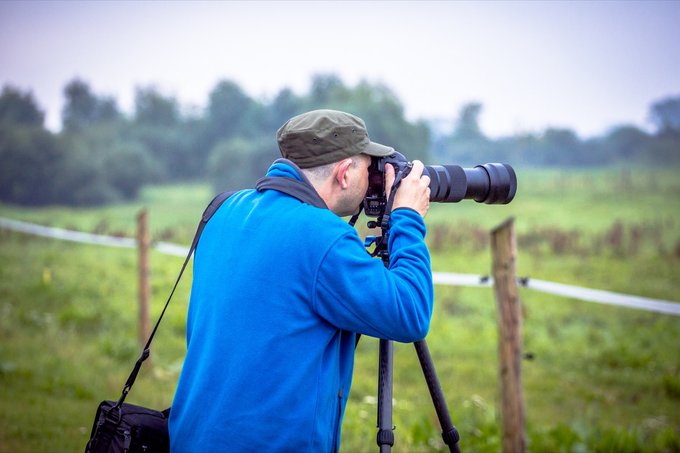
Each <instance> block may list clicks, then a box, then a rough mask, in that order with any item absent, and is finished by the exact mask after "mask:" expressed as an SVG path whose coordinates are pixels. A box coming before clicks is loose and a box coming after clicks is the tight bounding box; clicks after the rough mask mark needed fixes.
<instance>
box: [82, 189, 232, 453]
mask: <svg viewBox="0 0 680 453" xmlns="http://www.w3.org/2000/svg"><path fill="white" fill-rule="evenodd" d="M233 194H234V192H223V193H221V194H219V195H217V196H216V197H215V198H214V199H213V200H212V201H211V202H210V204H209V205H208V207H207V208H206V209H205V211H204V212H203V216H202V217H201V221H200V223H199V224H198V228H197V229H196V234H195V235H194V240H193V241H192V243H191V248H190V249H189V253H188V254H187V257H186V259H185V260H184V264H183V265H182V269H181V270H180V271H179V275H178V276H177V280H176V281H175V285H174V286H173V288H172V291H171V292H170V296H169V297H168V300H167V301H166V302H165V307H164V308H163V311H162V312H161V315H160V316H159V318H158V321H156V325H155V326H154V328H153V331H152V332H151V335H150V336H149V339H148V340H147V342H146V345H145V346H144V349H143V351H142V354H141V356H140V357H139V359H137V363H135V366H134V368H133V369H132V372H131V373H130V376H129V377H128V379H127V382H126V383H125V386H124V387H123V391H122V393H121V395H120V398H119V399H118V401H111V400H107V401H102V402H101V404H99V407H98V408H97V413H96V414H95V417H94V423H93V425H92V433H91V434H90V440H89V441H88V443H87V445H86V447H85V452H86V453H119V452H129V453H142V452H145V453H154V452H168V451H170V438H169V436H168V416H169V415H170V409H169V408H168V409H166V410H164V411H157V410H154V409H147V408H145V407H141V406H135V405H133V404H128V403H125V397H127V394H128V393H129V392H130V389H131V388H132V385H133V384H134V383H135V380H136V379H137V374H139V370H140V368H141V367H142V363H144V361H145V360H146V359H147V358H148V357H149V352H150V351H149V348H150V347H151V341H152V340H153V337H154V335H155V334H156V330H157V329H158V326H159V325H160V323H161V320H162V319H163V315H164V314H165V310H166V309H167V308H168V304H169V303H170V299H172V296H173V294H174V293H175V289H177V285H178V284H179V280H180V279H181V278H182V274H183V273H184V269H186V267H187V264H188V263H189V259H190V258H191V255H192V254H193V253H194V250H195V249H196V246H197V245H198V239H199V238H200V237H201V233H202V232H203V229H204V228H205V225H206V224H207V223H208V220H210V218H211V217H212V216H213V214H214V213H215V212H216V211H217V209H218V208H219V207H220V206H221V205H222V203H223V202H224V201H225V200H226V199H227V198H229V197H230V196H231V195H233Z"/></svg>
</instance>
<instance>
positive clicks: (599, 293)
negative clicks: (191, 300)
mask: <svg viewBox="0 0 680 453" xmlns="http://www.w3.org/2000/svg"><path fill="white" fill-rule="evenodd" d="M0 228H4V229H7V230H12V231H17V232H21V233H25V234H31V235H36V236H42V237H47V238H52V239H59V240H64V241H72V242H78V243H82V244H94V245H102V246H108V247H124V248H136V247H137V241H136V240H135V239H132V238H126V237H116V236H104V235H99V234H92V233H84V232H80V231H71V230H65V229H62V228H54V227H47V226H43V225H37V224H33V223H28V222H23V221H19V220H13V219H8V218H4V217H0ZM152 248H153V249H155V250H156V251H158V252H160V253H163V254H166V255H172V256H178V257H185V256H186V255H187V253H188V252H189V247H185V246H182V245H179V244H173V243H170V242H154V243H153V244H152ZM432 276H433V280H434V283H435V284H437V285H451V286H481V287H485V286H489V287H490V286H493V278H491V277H489V276H483V275H475V274H457V273H449V272H434V273H433V274H432ZM518 283H519V284H520V286H522V287H525V288H528V289H532V290H535V291H540V292H543V293H548V294H554V295H558V296H563V297H568V298H572V299H578V300H583V301H587V302H595V303H600V304H608V305H616V306H620V307H627V308H635V309H639V310H646V311H652V312H656V313H664V314H669V315H675V316H680V303H678V302H675V301H670V300H663V299H652V298H648V297H641V296H633V295H629V294H621V293H616V292H612V291H603V290H600V289H591V288H582V287H579V286H572V285H565V284H563V283H555V282H549V281H544V280H538V279H534V278H529V277H525V278H520V279H518Z"/></svg>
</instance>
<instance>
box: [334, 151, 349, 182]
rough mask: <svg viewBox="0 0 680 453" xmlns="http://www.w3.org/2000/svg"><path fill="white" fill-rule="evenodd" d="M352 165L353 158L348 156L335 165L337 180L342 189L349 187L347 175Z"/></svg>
mask: <svg viewBox="0 0 680 453" xmlns="http://www.w3.org/2000/svg"><path fill="white" fill-rule="evenodd" d="M351 166H352V159H351V158H349V157H348V158H347V159H343V160H341V161H340V162H339V163H338V165H337V166H336V167H335V168H336V171H335V180H336V181H337V183H338V184H339V185H340V187H341V188H342V189H347V188H348V187H349V176H348V175H347V172H348V170H349V169H350V167H351Z"/></svg>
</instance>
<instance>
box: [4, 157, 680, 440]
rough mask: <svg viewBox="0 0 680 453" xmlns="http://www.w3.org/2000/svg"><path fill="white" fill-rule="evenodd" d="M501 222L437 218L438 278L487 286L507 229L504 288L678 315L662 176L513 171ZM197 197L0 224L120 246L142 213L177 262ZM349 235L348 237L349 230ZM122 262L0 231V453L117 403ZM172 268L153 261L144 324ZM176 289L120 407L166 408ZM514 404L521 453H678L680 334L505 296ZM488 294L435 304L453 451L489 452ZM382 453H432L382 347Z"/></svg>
mask: <svg viewBox="0 0 680 453" xmlns="http://www.w3.org/2000/svg"><path fill="white" fill-rule="evenodd" d="M518 174H519V180H520V189H519V192H518V195H517V198H516V200H515V201H514V202H513V203H511V204H510V205H508V206H482V205H478V204H476V203H473V202H469V201H466V202H463V203H458V204H455V205H444V204H436V205H433V206H432V210H431V213H430V215H429V216H428V227H429V232H428V241H430V246H431V249H432V257H433V267H434V269H435V270H436V271H442V272H446V271H450V272H461V273H475V274H488V273H489V272H490V252H489V250H488V231H489V229H490V228H493V227H494V226H496V225H498V224H499V223H501V222H502V221H503V220H505V219H506V218H507V217H509V216H514V217H515V219H516V227H517V233H518V249H519V256H518V273H519V275H520V276H530V277H534V278H538V279H544V280H552V281H557V282H563V283H570V284H577V285H581V286H586V287H592V288H599V289H607V290H612V291H618V292H623V293H628V294H638V295H642V296H648V297H656V298H663V299H669V300H676V301H677V300H679V299H680V296H679V295H680V232H679V231H680V230H679V229H678V225H680V182H678V179H677V177H676V175H675V174H674V172H673V171H671V170H632V171H631V170H624V169H610V170H601V169H597V170H578V171H571V170H570V171H565V170H556V169H520V170H519V171H518ZM211 195H212V191H211V189H209V188H208V187H206V186H205V185H190V184H186V185H182V186H156V187H148V188H145V189H143V190H142V191H141V196H140V198H139V200H138V201H136V202H131V203H125V204H117V205H111V206H108V207H102V208H87V209H86V208H78V209H76V208H63V207H46V208H25V207H18V206H13V205H0V216H5V217H10V218H15V219H20V220H27V221H33V222H36V223H41V224H46V225H52V226H58V227H64V228H73V229H78V230H82V231H90V232H98V233H102V234H125V235H132V234H133V232H134V224H135V216H136V214H137V212H138V211H139V209H141V208H142V207H144V206H146V207H148V209H149V212H150V220H151V227H152V233H153V235H154V238H155V239H162V240H169V241H172V242H177V243H182V244H187V243H188V242H189V240H190V238H191V234H192V233H193V231H194V228H195V225H196V222H197V219H198V216H199V215H200V213H201V212H202V210H203V208H204V206H205V204H207V202H208V201H209V200H210V198H211ZM362 230H363V227H362ZM136 260H137V257H136V254H135V252H134V251H133V250H125V249H115V248H104V247H99V246H91V245H80V244H74V243H68V242H61V241H56V240H49V239H43V238H36V237H31V236H25V235H21V234H17V233H11V232H7V231H3V230H0V452H54V451H64V452H67V451H68V452H70V451H81V450H82V449H83V447H84V444H85V441H86V439H87V438H88V435H89V431H90V428H91V423H92V419H93V417H94V412H95V409H96V406H97V404H98V403H99V401H100V400H102V399H112V398H116V397H117V396H118V395H119V394H120V390H121V388H122V385H123V383H124V382H125V379H126V378H127V375H128V373H129V372H130V369H131V368H132V365H133V363H134V361H135V359H136V357H137V355H138V353H139V351H138V348H139V346H138V342H137V333H136V327H137V302H136V298H137V289H136V288H137V280H136V279H137V274H136V265H137V262H136ZM181 262H182V260H181V259H180V258H175V257H168V256H164V255H161V254H159V253H157V252H154V253H153V254H152V257H151V265H152V294H153V302H152V304H153V305H152V306H153V310H152V315H153V316H154V317H155V316H157V315H158V313H159V311H160V309H161V308H162V305H163V303H164V302H165V298H166V297H167V295H168V292H169V291H170V288H171V285H172V283H173V282H174V278H175V277H176V274H177V272H178V270H179V267H180V265H181ZM190 280H191V271H190V270H189V273H188V275H186V276H185V280H184V282H183V283H182V284H181V285H180V288H179V290H178V292H177V294H176V296H175V299H174V301H173V303H172V304H171V306H170V309H169V312H168V314H167V315H166V316H167V317H166V319H165V320H164V323H163V325H162V326H161V329H160V330H159V335H158V337H157V339H156V340H155V345H154V349H153V355H152V360H153V366H152V367H146V366H145V368H144V369H143V370H142V373H141V374H140V378H139V379H138V382H137V384H135V387H134V389H133V390H132V393H131V394H130V397H129V401H130V402H133V403H139V404H145V405H150V406H153V407H156V408H159V409H160V408H164V407H167V406H168V405H170V404H171V400H172V395H173V391H174V386H175V383H176V379H177V376H178V374H179V370H180V368H181V363H182V358H183V354H184V325H185V311H186V308H187V300H188V294H189V289H190ZM520 298H521V300H522V304H523V312H524V327H523V329H524V349H525V351H526V352H527V353H531V355H530V357H531V359H527V360H525V361H523V388H524V398H525V406H526V416H527V431H528V433H527V434H528V440H529V449H530V451H535V452H581V451H593V452H605V451H608V452H611V451H616V452H620V451H623V452H626V451H631V452H633V451H634V452H678V451H680V355H678V353H677V351H678V347H677V345H678V344H679V342H680V319H678V318H677V317H673V316H668V315H661V314H657V313H649V312H645V311H640V310H632V309H626V308H618V307H612V306H604V305H599V304H594V303H589V302H582V301H575V300H570V299H565V298H561V297H557V296H551V295H546V294H543V293H539V292H535V291H531V290H528V289H521V292H520ZM495 310H496V308H495V301H494V296H493V291H492V290H490V289H488V288H467V287H444V286H438V287H436V311H435V315H434V319H433V323H432V328H431V330H430V335H429V336H428V344H429V347H430V350H431V353H432V356H433V359H434V362H435V365H436V367H437V372H438V375H439V378H440V380H441V382H442V387H443V390H444V394H445V395H446V397H447V402H448V405H449V409H450V411H451V415H452V418H453V421H454V423H455V424H456V426H457V427H458V428H459V429H460V431H461V437H462V440H461V445H462V447H463V450H464V451H480V452H486V451H499V450H500V435H501V434H500V431H499V426H500V425H499V420H498V418H499V413H498V399H499V396H498V358H497V325H496V312H495ZM377 351H378V342H377V340H375V339H372V338H366V337H364V338H363V339H362V341H361V343H360V345H359V347H358V350H357V360H356V367H355V377H354V384H353V389H352V394H351V395H350V401H349V403H348V408H347V415H346V417H345V423H344V426H343V450H344V451H347V452H355V451H357V452H365V451H367V452H371V451H377V447H376V445H375V432H376V430H375V421H376V402H375V397H376V389H377V361H378V352H377ZM394 398H395V402H396V404H395V406H394V424H395V425H396V427H397V429H396V432H395V435H396V445H395V451H413V452H425V451H444V446H443V443H442V441H441V438H440V435H439V432H438V428H437V420H436V416H435V413H434V410H433V408H432V403H431V401H430V399H429V394H428V392H427V388H426V385H425V381H424V379H423V377H422V372H421V370H420V366H419V364H418V361H417V357H416V354H415V351H414V349H413V347H412V346H411V345H402V344H397V345H396V353H395V387H394Z"/></svg>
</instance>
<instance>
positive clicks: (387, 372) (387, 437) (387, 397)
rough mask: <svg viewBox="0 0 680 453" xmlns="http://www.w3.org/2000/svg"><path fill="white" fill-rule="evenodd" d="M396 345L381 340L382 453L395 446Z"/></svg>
mask: <svg viewBox="0 0 680 453" xmlns="http://www.w3.org/2000/svg"><path fill="white" fill-rule="evenodd" d="M393 357H394V345H393V344H392V342H391V341H389V340H380V361H379V368H378V437H377V441H378V446H379V447H380V453H389V452H390V451H391V448H392V445H394V431H393V430H392V428H393V425H392V365H393Z"/></svg>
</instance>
